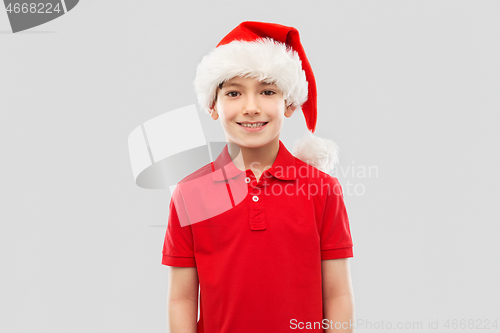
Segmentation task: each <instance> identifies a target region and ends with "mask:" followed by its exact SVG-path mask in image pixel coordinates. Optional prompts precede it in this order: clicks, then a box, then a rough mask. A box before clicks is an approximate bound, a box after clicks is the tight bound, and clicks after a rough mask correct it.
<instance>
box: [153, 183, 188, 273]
mask: <svg viewBox="0 0 500 333" xmlns="http://www.w3.org/2000/svg"><path fill="white" fill-rule="evenodd" d="M176 190H177V191H176ZM176 190H174V193H173V194H172V199H171V200H170V205H169V214H168V222H167V231H166V234H165V242H164V243H163V252H162V253H163V257H162V262H161V263H162V264H163V265H167V266H177V267H196V260H195V256H194V249H193V244H194V243H193V233H192V229H191V224H189V223H182V224H181V223H180V221H179V216H180V217H181V218H187V214H186V212H185V206H184V204H183V200H182V196H181V195H180V191H179V190H178V188H176Z"/></svg>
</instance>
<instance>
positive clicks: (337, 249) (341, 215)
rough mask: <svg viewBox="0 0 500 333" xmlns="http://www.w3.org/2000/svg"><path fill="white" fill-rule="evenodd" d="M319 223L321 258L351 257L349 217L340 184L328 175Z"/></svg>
mask: <svg viewBox="0 0 500 333" xmlns="http://www.w3.org/2000/svg"><path fill="white" fill-rule="evenodd" d="M325 188H326V190H327V195H326V202H325V209H324V212H323V219H322V225H321V235H320V238H321V260H327V259H340V258H350V257H353V252H352V246H353V244H352V238H351V230H350V228H349V218H348V216H347V210H346V207H345V205H344V195H343V192H342V186H341V185H340V183H339V181H338V179H337V178H335V177H329V186H327V187H325Z"/></svg>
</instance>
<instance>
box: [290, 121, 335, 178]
mask: <svg viewBox="0 0 500 333" xmlns="http://www.w3.org/2000/svg"><path fill="white" fill-rule="evenodd" d="M292 154H293V155H294V156H295V157H297V158H298V159H300V160H302V161H303V162H305V163H307V164H309V165H312V166H313V167H315V168H317V169H319V170H321V171H323V172H326V173H330V171H332V170H333V168H334V167H335V166H336V165H338V164H339V146H337V144H336V143H335V142H333V141H332V140H329V139H324V138H320V137H318V136H315V135H313V134H312V133H311V132H310V131H307V132H306V133H305V134H304V135H303V136H302V138H300V139H298V140H296V141H295V144H294V147H293V153H292Z"/></svg>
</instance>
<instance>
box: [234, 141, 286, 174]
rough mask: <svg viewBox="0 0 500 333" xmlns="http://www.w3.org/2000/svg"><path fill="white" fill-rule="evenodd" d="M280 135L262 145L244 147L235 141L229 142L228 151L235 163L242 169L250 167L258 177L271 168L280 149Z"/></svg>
mask: <svg viewBox="0 0 500 333" xmlns="http://www.w3.org/2000/svg"><path fill="white" fill-rule="evenodd" d="M279 146H280V144H279V136H277V137H276V138H275V139H274V140H272V141H271V142H269V143H267V144H265V145H264V146H260V147H255V148H254V147H243V146H238V145H237V144H235V143H231V142H230V143H229V144H228V152H229V155H230V156H231V159H232V160H233V163H234V165H235V166H236V167H237V168H238V169H240V170H248V169H250V170H251V171H252V172H253V173H254V174H255V176H256V177H257V178H259V177H260V175H261V174H262V173H263V172H264V170H267V169H269V168H270V167H271V166H272V165H273V163H274V161H275V160H276V156H278V150H279Z"/></svg>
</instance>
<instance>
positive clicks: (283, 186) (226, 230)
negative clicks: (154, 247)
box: [162, 141, 353, 333]
mask: <svg viewBox="0 0 500 333" xmlns="http://www.w3.org/2000/svg"><path fill="white" fill-rule="evenodd" d="M169 209H170V211H169V217H168V224H167V231H166V235H165V242H164V245H163V258H162V264H164V265H169V266H179V267H196V268H197V271H198V278H199V282H200V319H199V321H198V333H200V332H204V333H234V332H239V333H246V332H248V333H255V332H272V333H280V332H292V331H296V329H294V328H296V326H294V324H293V323H298V322H318V323H321V322H322V320H323V299H322V283H321V260H328V259H338V258H348V257H352V256H353V251H352V247H353V244H352V239H351V232H350V228H349V221H348V216H347V211H346V208H345V205H344V201H343V194H342V188H341V186H340V183H339V182H338V180H337V179H336V178H335V177H332V176H330V175H328V174H326V173H324V172H322V171H320V170H318V169H316V168H314V167H312V166H310V165H308V164H306V163H304V162H303V161H301V160H300V159H298V158H296V157H294V156H293V155H292V154H291V153H290V152H289V151H288V150H287V149H286V147H285V146H284V144H283V143H282V142H281V141H279V151H278V154H277V156H276V159H275V161H274V163H273V165H272V166H271V167H270V168H269V169H267V170H265V171H264V172H263V174H262V175H261V177H260V178H259V180H258V181H257V179H256V178H255V175H254V174H253V172H252V171H251V170H250V169H247V170H245V171H242V170H240V169H238V168H237V167H236V166H235V165H234V163H233V162H232V161H231V158H230V155H229V153H228V149H227V145H226V147H225V148H224V150H223V151H222V153H221V154H220V155H219V156H218V157H217V159H216V160H215V161H214V162H212V163H210V164H207V165H205V166H204V167H202V168H201V169H199V170H197V171H196V172H194V173H193V174H191V175H189V176H188V177H186V178H185V179H183V180H182V181H181V182H179V184H178V185H177V186H176V188H175V190H174V193H173V195H172V199H171V201H170V207H169ZM318 327H320V326H316V329H308V332H323V329H322V328H318Z"/></svg>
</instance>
